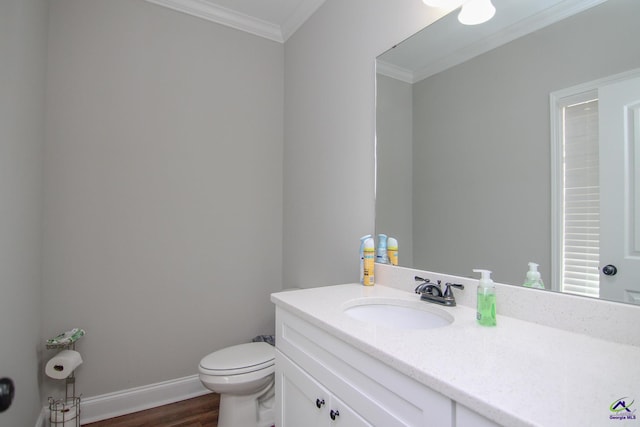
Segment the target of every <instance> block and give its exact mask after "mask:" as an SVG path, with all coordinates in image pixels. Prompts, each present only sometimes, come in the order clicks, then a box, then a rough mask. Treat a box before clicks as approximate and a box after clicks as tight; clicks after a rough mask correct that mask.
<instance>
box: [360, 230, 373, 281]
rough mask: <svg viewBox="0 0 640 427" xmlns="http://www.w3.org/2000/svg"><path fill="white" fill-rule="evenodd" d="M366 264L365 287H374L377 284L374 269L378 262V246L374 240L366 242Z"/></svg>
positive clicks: (364, 263) (369, 239)
mask: <svg viewBox="0 0 640 427" xmlns="http://www.w3.org/2000/svg"><path fill="white" fill-rule="evenodd" d="M363 249H364V250H363V252H364V260H363V261H364V262H363V267H364V268H363V274H364V277H363V281H362V284H363V285H365V286H373V285H374V284H375V282H376V281H375V278H374V267H375V261H376V246H375V243H374V242H373V239H372V238H368V239H367V240H365V241H364V248H363Z"/></svg>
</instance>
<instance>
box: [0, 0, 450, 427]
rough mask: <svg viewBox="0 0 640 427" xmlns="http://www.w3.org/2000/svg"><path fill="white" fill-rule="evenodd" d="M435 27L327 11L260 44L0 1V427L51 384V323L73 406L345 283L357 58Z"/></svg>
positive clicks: (194, 22)
mask: <svg viewBox="0 0 640 427" xmlns="http://www.w3.org/2000/svg"><path fill="white" fill-rule="evenodd" d="M438 13H440V12H438V11H437V10H434V9H430V8H427V7H424V4H422V2H420V1H417V0H397V1H392V2H391V1H383V0H375V1H371V0H369V1H364V0H354V1H349V2H344V1H338V0H327V1H325V2H323V3H322V5H320V6H319V8H318V10H317V11H316V12H315V13H314V14H313V15H312V16H311V18H309V20H307V21H306V22H305V23H304V24H303V25H302V26H301V27H300V28H299V29H298V30H297V31H296V32H295V33H294V34H293V35H292V36H290V37H289V38H288V39H287V41H286V42H284V43H280V42H276V41H272V40H268V39H265V38H262V37H256V36H254V35H251V34H248V33H245V32H241V31H237V30H234V29H231V28H228V27H225V26H221V25H215V24H211V23H210V22H208V21H205V20H202V19H198V18H194V17H192V16H189V15H186V14H181V13H176V12H175V11H172V10H169V9H166V8H162V7H159V6H158V5H154V4H152V3H149V2H146V1H143V0H109V1H106V0H49V1H45V0H8V1H3V2H2V5H1V6H0V19H2V24H1V25H0V35H1V37H0V39H1V40H3V42H2V44H1V45H0V46H1V47H0V52H1V53H2V55H3V57H4V58H6V60H5V61H3V68H4V67H6V68H7V71H8V72H7V73H2V77H0V78H1V79H2V80H1V81H0V87H1V88H2V89H3V92H4V93H5V95H4V96H3V113H2V126H0V129H2V130H1V131H0V132H1V133H2V140H3V143H2V150H3V152H2V155H1V156H0V159H1V160H0V161H1V162H2V167H0V170H2V171H3V172H4V176H3V179H2V180H0V182H1V183H2V184H1V185H0V195H1V196H2V199H3V201H4V203H3V208H2V210H1V211H0V226H1V227H2V236H3V239H1V240H0V247H1V248H2V254H3V256H2V257H0V263H1V267H2V268H1V269H0V271H2V273H3V277H2V283H3V284H2V290H3V291H4V296H5V297H4V298H2V299H1V300H0V301H2V302H0V337H1V338H2V341H3V342H4V343H11V345H2V346H0V368H1V369H0V376H12V377H13V378H14V380H15V382H16V387H17V390H18V391H19V394H18V395H17V396H18V397H17V398H16V399H15V402H14V405H13V406H12V408H11V409H10V410H9V411H7V412H6V413H3V414H0V417H1V418H0V421H1V422H2V423H3V425H4V423H5V421H6V422H7V425H23V424H24V425H28V426H31V425H34V424H35V423H36V420H37V419H38V417H39V415H40V412H41V410H42V406H43V402H45V401H46V397H47V396H48V395H49V394H50V393H53V392H55V391H56V390H57V389H56V388H55V385H53V384H51V382H50V381H48V380H47V379H46V378H45V377H44V376H43V374H42V362H43V361H44V360H46V359H47V358H48V357H50V356H51V354H50V353H49V352H48V351H47V350H46V349H44V348H43V342H44V339H46V338H48V337H50V336H53V335H55V334H57V333H58V332H60V331H61V330H65V329H69V328H72V327H82V328H84V329H86V330H87V336H86V337H84V338H83V341H82V342H80V343H79V344H78V346H79V349H80V351H81V352H82V354H83V358H84V364H83V365H82V367H81V368H79V370H78V379H77V387H78V389H79V390H80V391H81V392H82V393H83V396H84V397H86V398H87V400H89V398H90V397H93V396H104V395H109V394H112V393H116V394H117V393H118V392H121V391H123V390H130V389H137V388H145V387H150V386H152V385H155V384H162V383H164V382H171V381H174V380H176V379H181V378H190V377H191V376H193V375H194V374H195V373H196V370H195V367H196V365H197V361H198V360H200V359H201V358H202V356H203V355H205V354H207V353H209V352H211V351H213V350H216V349H218V348H223V347H226V346H228V345H232V344H237V343H240V342H245V341H248V340H250V339H251V338H252V337H254V336H255V335H257V334H272V333H273V332H274V318H275V316H274V307H273V304H271V302H270V300H269V295H270V294H271V293H272V292H276V291H279V290H281V289H283V288H288V287H293V286H302V287H314V286H322V285H328V284H339V283H347V282H353V281H355V280H356V277H357V274H358V265H357V262H356V261H354V259H355V257H354V253H355V251H356V249H355V248H356V247H357V240H358V238H359V237H360V236H362V235H364V234H367V233H370V232H372V230H374V215H375V199H374V161H373V159H374V145H373V141H374V136H375V135H374V133H375V116H376V111H375V71H374V59H375V57H376V56H378V55H379V54H380V53H382V52H384V51H385V50H387V49H388V48H390V47H391V46H392V45H394V44H395V43H397V42H399V41H401V40H403V39H405V38H407V37H408V36H410V35H411V34H413V33H415V32H416V31H418V30H420V29H421V28H423V27H424V26H425V25H427V24H429V23H431V22H433V21H434V20H436V19H437V18H439V15H438ZM9 141H11V143H10V142H9ZM7 296H9V297H7ZM189 384H191V383H189ZM189 386H190V385H189ZM149 392H150V393H151V392H153V390H152V389H151V390H149ZM7 420H8V421H7ZM25 420H26V421H25Z"/></svg>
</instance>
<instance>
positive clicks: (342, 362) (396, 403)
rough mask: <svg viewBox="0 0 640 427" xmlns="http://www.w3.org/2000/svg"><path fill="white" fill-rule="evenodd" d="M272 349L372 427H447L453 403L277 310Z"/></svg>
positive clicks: (302, 321) (351, 347)
mask: <svg viewBox="0 0 640 427" xmlns="http://www.w3.org/2000/svg"><path fill="white" fill-rule="evenodd" d="M276 335H277V338H276V345H277V347H278V349H279V350H280V351H281V352H282V353H283V354H285V355H286V356H287V357H289V358H290V359H291V360H292V361H293V362H295V363H296V364H297V365H298V366H299V367H300V368H302V369H303V370H304V371H305V372H306V373H308V374H309V375H310V376H311V377H313V378H314V379H316V380H317V381H318V382H319V383H321V384H322V385H323V386H324V387H326V388H327V389H328V390H330V391H331V392H332V393H333V394H334V395H335V396H337V397H338V398H339V399H341V400H343V401H344V402H345V403H346V404H347V405H349V407H351V408H352V409H353V410H354V411H355V412H356V413H358V414H360V415H361V416H363V417H364V418H365V419H367V420H368V421H369V422H371V423H372V424H374V425H380V426H385V427H393V426H438V427H440V426H451V425H452V418H453V415H452V414H453V408H454V404H453V402H452V401H451V400H450V399H448V398H446V397H445V396H443V395H441V394H440V393H437V392H435V391H434V390H431V389H429V388H428V387H425V386H424V385H423V384H420V383H419V382H417V381H415V380H413V379H411V378H409V377H407V376H405V375H403V374H401V373H399V372H397V371H395V370H394V369H393V368H391V367H389V366H387V365H385V364H384V363H382V362H380V361H378V360H376V359H374V358H373V357H371V356H369V355H367V354H366V353H364V352H362V351H360V350H358V349H356V348H355V347H353V346H351V345H349V344H347V343H346V342H344V341H342V340H340V339H338V338H336V337H334V336H332V335H330V334H328V333H327V332H325V331H323V330H321V329H319V328H317V327H316V326H314V325H312V324H310V323H308V322H306V321H304V320H302V319H300V318H299V317H297V316H294V315H293V314H291V313H289V312H287V311H286V310H284V309H282V308H280V307H278V308H277V309H276Z"/></svg>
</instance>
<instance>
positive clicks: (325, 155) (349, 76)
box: [283, 0, 439, 286]
mask: <svg viewBox="0 0 640 427" xmlns="http://www.w3.org/2000/svg"><path fill="white" fill-rule="evenodd" d="M436 12H439V11H438V10H436V9H432V8H428V7H425V6H424V4H423V3H422V2H419V1H415V0H399V1H393V2H390V1H386V0H352V1H341V0H327V1H326V3H324V5H323V6H322V7H320V9H318V11H317V12H316V13H315V14H314V15H313V16H312V17H311V18H310V19H309V20H308V21H307V22H306V23H305V25H304V26H303V27H302V28H300V29H299V30H298V31H297V32H296V33H295V34H294V35H293V36H292V37H291V38H290V39H289V40H288V41H287V43H286V44H285V76H286V78H285V152H284V259H283V260H284V271H283V274H284V284H285V286H292V285H298V286H309V285H322V284H331V283H345V282H355V281H357V280H358V265H359V261H358V255H357V254H358V247H359V238H360V236H362V235H364V234H369V233H372V232H373V230H374V204H375V201H374V189H373V183H374V130H375V96H374V93H375V58H376V56H377V55H379V54H380V53H382V52H383V51H385V50H387V49H389V48H390V47H391V46H393V45H394V44H396V43H398V42H399V41H400V40H403V39H404V38H406V37H407V36H409V35H410V34H412V33H414V32H416V31H417V30H418V29H420V28H422V27H424V26H425V25H426V24H428V23H429V22H432V21H433V20H434V19H435V18H436V16H435V13H436ZM401 250H402V249H401ZM400 256H402V255H400Z"/></svg>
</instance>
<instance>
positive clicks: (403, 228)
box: [376, 74, 420, 266]
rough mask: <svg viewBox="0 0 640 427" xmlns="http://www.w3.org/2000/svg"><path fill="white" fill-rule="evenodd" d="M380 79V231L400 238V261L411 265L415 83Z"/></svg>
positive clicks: (379, 77) (378, 210)
mask: <svg viewBox="0 0 640 427" xmlns="http://www.w3.org/2000/svg"><path fill="white" fill-rule="evenodd" d="M376 79H377V80H376V233H384V234H388V235H389V236H392V237H395V238H396V239H398V245H399V246H400V249H399V251H398V255H399V259H401V264H400V265H409V266H411V265H413V208H412V206H413V166H412V157H413V154H412V152H413V85H412V84H410V83H406V82H402V81H400V80H396V79H393V78H391V77H387V76H383V75H382V74H378V75H377V76H376ZM416 167H418V168H419V167H420V165H416ZM418 190H419V189H418Z"/></svg>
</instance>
